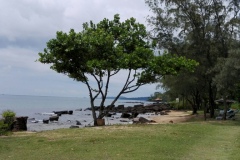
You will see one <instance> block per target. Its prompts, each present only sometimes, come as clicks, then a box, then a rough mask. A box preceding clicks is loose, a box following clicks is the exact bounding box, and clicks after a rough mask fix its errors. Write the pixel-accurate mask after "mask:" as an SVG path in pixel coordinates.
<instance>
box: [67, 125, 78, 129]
mask: <svg viewBox="0 0 240 160" xmlns="http://www.w3.org/2000/svg"><path fill="white" fill-rule="evenodd" d="M69 128H79V126H73V125H72V126H70V127H69Z"/></svg>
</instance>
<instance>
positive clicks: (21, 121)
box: [12, 117, 28, 131]
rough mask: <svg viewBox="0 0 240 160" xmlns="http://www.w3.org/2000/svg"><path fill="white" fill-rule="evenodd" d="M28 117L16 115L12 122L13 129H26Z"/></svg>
mask: <svg viewBox="0 0 240 160" xmlns="http://www.w3.org/2000/svg"><path fill="white" fill-rule="evenodd" d="M27 119H28V117H16V118H15V120H14V122H13V124H12V131H26V130H27Z"/></svg>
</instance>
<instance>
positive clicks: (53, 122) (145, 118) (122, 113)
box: [27, 103, 171, 132]
mask: <svg viewBox="0 0 240 160" xmlns="http://www.w3.org/2000/svg"><path fill="white" fill-rule="evenodd" d="M95 109H96V111H97V113H98V111H99V109H100V107H98V106H96V107H95ZM170 109H171V107H170V105H169V104H165V103H153V104H149V105H146V106H144V105H142V104H141V105H134V106H133V107H125V106H124V105H118V106H107V107H105V109H104V113H105V115H104V118H103V119H104V120H105V125H113V124H133V123H152V122H154V121H153V120H151V119H150V117H151V116H156V115H165V114H167V112H168V110H170ZM37 117H38V118H35V117H29V119H28V120H27V130H28V131H37V132H38V131H44V130H53V129H59V128H83V127H90V126H93V119H92V112H91V108H86V109H76V110H74V111H73V110H67V111H53V112H52V113H41V114H38V115H37ZM54 118H56V119H54ZM46 120H48V122H46Z"/></svg>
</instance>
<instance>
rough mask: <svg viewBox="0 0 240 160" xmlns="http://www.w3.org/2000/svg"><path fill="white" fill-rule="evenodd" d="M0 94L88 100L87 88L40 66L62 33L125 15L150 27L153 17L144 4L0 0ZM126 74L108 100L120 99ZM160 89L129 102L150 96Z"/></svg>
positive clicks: (138, 0)
mask: <svg viewBox="0 0 240 160" xmlns="http://www.w3.org/2000/svg"><path fill="white" fill-rule="evenodd" d="M0 4H1V5H0V10H1V12H0V26H1V27H0V94H11V95H36V96H64V97H88V95H89V94H88V90H87V87H86V86H85V85H84V84H83V83H81V82H76V81H74V80H73V79H70V78H69V77H67V76H66V75H63V74H60V73H57V72H55V71H53V70H51V69H50V68H49V65H46V64H42V63H40V62H36V60H37V59H38V58H39V56H38V53H39V52H43V49H44V48H45V47H46V42H47V41H49V40H50V39H52V38H55V35H56V32H57V31H63V32H68V31H69V30H70V29H74V30H75V31H81V30H82V24H83V23H85V22H89V21H90V20H92V21H93V22H94V23H98V22H99V21H101V20H102V19H104V18H108V19H110V20H112V19H113V16H114V15H115V14H120V18H121V21H124V20H126V19H129V18H131V17H134V18H136V20H137V22H139V23H142V24H145V25H146V26H147V23H146V17H147V16H148V15H150V14H151V12H150V11H149V7H148V6H147V5H146V4H145V2H144V0H67V1H66V0H0ZM124 77H125V74H124V73H121V74H120V75H117V76H116V77H115V78H114V79H113V81H112V83H111V84H110V90H109V93H108V95H109V96H115V95H116V94H117V93H118V91H119V90H120V87H121V86H122V84H123V80H124ZM156 91H158V90H156V84H152V85H145V86H143V87H142V88H140V89H139V90H137V91H135V92H133V93H130V94H126V95H124V96H125V97H143V96H150V95H151V94H153V93H154V92H156Z"/></svg>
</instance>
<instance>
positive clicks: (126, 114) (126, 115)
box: [121, 113, 131, 118]
mask: <svg viewBox="0 0 240 160" xmlns="http://www.w3.org/2000/svg"><path fill="white" fill-rule="evenodd" d="M130 117H131V115H130V114H129V113H122V115H121V118H130Z"/></svg>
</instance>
